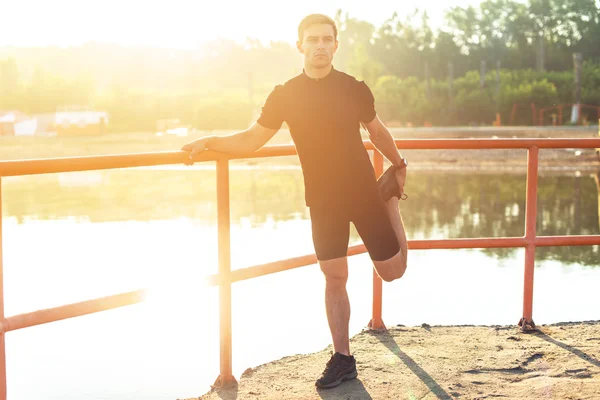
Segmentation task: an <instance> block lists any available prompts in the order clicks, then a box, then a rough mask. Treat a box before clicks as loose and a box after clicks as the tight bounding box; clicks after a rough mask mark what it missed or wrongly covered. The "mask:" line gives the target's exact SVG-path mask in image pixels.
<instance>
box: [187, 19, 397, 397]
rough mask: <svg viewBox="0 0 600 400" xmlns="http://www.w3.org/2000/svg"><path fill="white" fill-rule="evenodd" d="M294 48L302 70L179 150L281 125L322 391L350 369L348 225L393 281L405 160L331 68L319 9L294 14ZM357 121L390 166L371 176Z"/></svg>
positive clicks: (365, 91)
mask: <svg viewBox="0 0 600 400" xmlns="http://www.w3.org/2000/svg"><path fill="white" fill-rule="evenodd" d="M297 47H298V51H299V52H300V53H301V54H302V55H303V56H304V68H303V72H302V73H301V74H300V75H298V76H296V77H294V78H292V79H290V80H289V81H287V82H286V83H285V84H283V85H278V86H276V87H275V88H274V90H273V91H272V92H271V94H270V95H269V97H268V98H267V100H266V102H265V104H264V107H263V108H262V114H261V116H260V118H259V119H258V121H256V122H255V123H254V124H253V125H252V126H251V127H250V128H248V129H246V130H245V131H241V132H238V133H235V134H233V135H229V136H219V137H217V136H207V137H203V138H200V139H198V140H195V141H193V142H191V143H189V144H186V145H185V146H184V147H183V148H182V150H185V151H189V152H190V158H192V159H193V157H194V156H195V155H196V154H198V153H201V152H202V151H204V150H213V151H217V152H223V153H230V154H247V153H251V152H254V151H256V150H258V149H259V148H261V147H262V146H264V145H265V144H266V143H267V142H268V141H269V139H271V138H272V137H273V135H275V133H276V132H277V131H278V130H279V129H280V128H281V125H282V123H283V121H286V122H287V124H288V126H289V128H290V134H291V136H292V139H293V141H294V145H295V147H296V150H297V152H298V157H299V159H300V164H301V166H302V172H303V176H304V185H305V195H306V205H307V206H308V207H309V209H310V218H311V223H312V236H313V242H314V247H315V253H316V255H317V259H318V261H319V265H320V267H321V270H322V271H323V274H324V275H325V282H326V284H325V309H326V312H327V320H328V322H329V328H330V330H331V336H332V339H333V348H334V351H335V353H334V355H333V356H332V357H331V359H330V360H329V362H328V363H327V366H326V368H325V370H324V372H323V374H322V376H321V377H320V378H319V379H318V380H317V381H316V385H317V387H320V388H330V387H335V386H337V385H339V384H340V383H341V382H342V381H344V380H349V379H354V378H356V376H357V371H356V362H355V360H354V357H353V356H352V355H351V354H350V343H349V334H348V325H349V321H350V302H349V300H348V293H347V292H346V281H347V279H348V261H347V258H346V254H347V251H348V240H349V235H350V222H352V223H354V225H355V227H356V230H357V232H358V234H359V235H360V237H361V239H362V240H363V243H364V244H365V246H366V248H367V251H368V252H369V256H370V257H371V259H372V260H373V264H374V267H375V270H376V271H377V273H378V274H379V276H380V277H381V278H382V279H383V280H385V281H386V282H391V281H393V280H395V279H398V278H400V277H401V276H402V275H403V274H404V271H405V270H406V260H407V242H406V234H405V231H404V226H403V223H402V218H401V216H400V211H399V208H398V199H399V198H400V197H401V196H402V195H403V192H404V183H405V181H406V166H407V162H406V159H404V158H402V157H401V156H400V153H399V152H398V149H397V148H396V146H395V143H394V140H393V138H392V135H391V134H390V132H389V131H388V129H387V128H386V127H385V126H384V125H383V123H382V122H381V120H380V119H379V117H378V116H377V114H376V112H375V106H374V99H373V95H372V93H371V90H370V89H369V88H368V87H367V85H366V84H365V83H364V82H362V81H357V80H356V79H355V78H353V77H352V76H350V75H347V74H345V73H343V72H340V71H337V70H336V69H335V68H333V65H332V61H333V56H334V54H335V52H336V51H337V49H338V41H337V28H336V26H335V23H334V21H333V20H332V19H331V18H329V17H327V16H325V15H321V14H313V15H309V16H307V17H306V18H304V19H303V20H302V22H301V23H300V26H299V27H298V42H297ZM361 124H363V125H364V126H365V127H366V129H367V130H368V132H369V139H370V140H371V142H372V143H373V145H374V146H375V147H376V148H377V149H378V150H379V151H380V152H381V153H382V154H383V155H384V156H385V157H386V158H387V159H388V160H389V161H390V162H391V163H392V166H391V167H390V168H389V169H388V170H387V171H386V172H385V173H384V174H383V176H382V177H381V178H380V179H379V182H378V181H377V179H376V177H375V173H374V170H373V166H372V165H371V162H370V160H369V156H368V153H367V151H366V150H365V148H364V146H363V143H362V139H361V135H360V125H361Z"/></svg>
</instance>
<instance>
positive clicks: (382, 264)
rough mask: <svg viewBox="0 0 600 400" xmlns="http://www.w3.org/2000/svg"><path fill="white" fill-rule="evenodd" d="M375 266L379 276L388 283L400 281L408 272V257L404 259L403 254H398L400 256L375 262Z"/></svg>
mask: <svg viewBox="0 0 600 400" xmlns="http://www.w3.org/2000/svg"><path fill="white" fill-rule="evenodd" d="M374 264H375V269H376V270H377V274H378V275H379V277H380V278H381V279H383V280H384V281H386V282H392V281H395V280H396V279H400V278H402V276H403V275H404V273H405V272H406V257H404V255H403V254H402V252H398V254H396V255H395V256H394V257H392V258H390V259H389V260H385V261H375V262H374Z"/></svg>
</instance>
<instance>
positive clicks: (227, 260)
mask: <svg viewBox="0 0 600 400" xmlns="http://www.w3.org/2000/svg"><path fill="white" fill-rule="evenodd" d="M216 163H217V224H218V229H219V239H218V247H219V276H220V278H221V279H220V281H221V282H220V285H219V332H220V371H219V377H218V378H217V380H216V381H215V383H214V385H213V386H215V387H218V388H225V387H231V386H235V385H236V384H237V382H236V380H235V377H234V376H233V374H232V367H231V364H232V353H231V342H232V340H231V242H230V237H231V235H230V231H231V227H230V221H229V215H230V214H229V160H226V159H222V160H217V162H216Z"/></svg>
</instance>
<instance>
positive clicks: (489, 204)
mask: <svg viewBox="0 0 600 400" xmlns="http://www.w3.org/2000/svg"><path fill="white" fill-rule="evenodd" d="M234 167H235V165H234ZM238 167H240V168H234V169H233V170H232V172H231V177H230V184H231V190H230V193H231V218H232V222H233V223H248V224H251V225H252V226H260V225H261V224H264V223H265V222H267V221H273V220H290V219H294V218H302V219H306V218H308V214H307V212H306V208H305V207H304V188H303V184H302V174H301V172H300V170H299V169H298V168H294V167H293V166H292V167H288V168H282V169H273V168H269V169H264V168H241V165H240V166H238ZM86 174H90V175H89V176H87V175H86ZM215 176H216V174H215V171H214V170H179V171H170V170H113V171H102V172H92V173H78V175H77V174H75V173H70V174H57V175H47V176H46V175H42V176H32V177H18V178H5V179H3V182H4V184H3V190H4V196H3V201H4V204H3V210H4V214H5V215H7V216H13V217H16V218H17V219H18V220H19V221H21V222H23V221H26V220H27V219H63V218H81V219H84V220H87V221H91V222H98V221H123V220H138V221H148V220H165V219H177V218H191V219H196V220H202V221H207V222H210V223H214V221H215V219H216V214H217V210H216V191H215ZM599 176H600V171H599V172H597V173H596V174H593V175H591V176H543V175H542V176H540V178H539V188H538V220H537V226H538V234H539V235H593V234H598V233H599V230H600V229H599V224H600V218H599V207H600V200H599V199H600V196H599V195H600V183H599ZM88 178H89V179H88ZM525 185H526V176H525V175H516V174H513V175H510V174H474V173H472V172H470V173H448V172H444V173H441V172H437V173H436V172H413V173H412V174H411V179H410V180H409V182H408V184H407V187H406V190H407V193H409V194H410V198H409V200H407V201H405V202H402V203H401V207H403V210H404V212H403V218H404V221H405V224H406V226H407V231H408V235H409V238H412V239H427V238H465V237H502V236H521V235H523V233H524V225H525V215H524V212H525ZM351 240H353V241H357V240H359V238H358V236H357V234H356V232H355V231H353V232H352V239H351ZM481 251H483V252H484V253H486V254H488V255H491V256H494V257H497V258H500V259H502V258H507V257H511V256H512V255H513V254H514V252H515V251H516V249H485V250H481ZM598 253H599V249H598V246H578V247H552V248H539V249H538V253H537V258H538V259H552V260H558V261H561V262H564V263H570V262H577V263H581V264H584V265H598V258H599V257H598Z"/></svg>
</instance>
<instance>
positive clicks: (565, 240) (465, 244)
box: [206, 235, 600, 286]
mask: <svg viewBox="0 0 600 400" xmlns="http://www.w3.org/2000/svg"><path fill="white" fill-rule="evenodd" d="M527 244H528V243H527V239H525V238H524V237H499V238H466V239H462V238H461V239H439V240H436V239H427V240H409V241H408V248H409V249H411V250H445V249H485V248H488V249H492V248H511V247H525V246H527ZM534 244H535V245H536V246H540V247H544V246H546V247H547V246H571V245H581V246H586V245H600V235H589V236H584V235H579V236H577V235H575V236H539V237H537V238H536V239H535V241H534ZM365 252H366V248H365V246H364V244H360V245H356V246H351V247H349V248H348V256H352V255H357V254H362V253H365ZM316 263H317V257H316V256H315V255H314V254H309V255H304V256H300V257H294V258H288V259H286V260H280V261H273V262H270V263H266V264H260V265H255V266H252V267H247V268H242V269H237V270H234V271H231V274H230V279H231V282H239V281H243V280H248V279H252V278H257V277H260V276H264V275H269V274H274V273H277V272H282V271H287V270H290V269H294V268H299V267H304V266H307V265H311V264H316ZM220 280H221V277H220V276H219V274H215V275H210V276H208V277H207V278H206V282H207V284H208V285H211V286H215V285H219V283H220Z"/></svg>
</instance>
